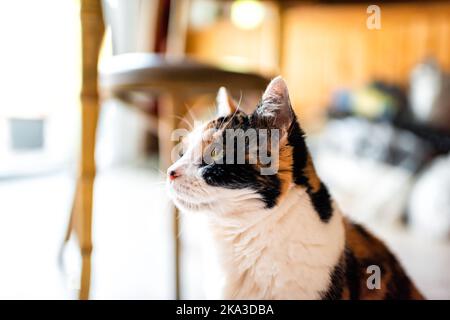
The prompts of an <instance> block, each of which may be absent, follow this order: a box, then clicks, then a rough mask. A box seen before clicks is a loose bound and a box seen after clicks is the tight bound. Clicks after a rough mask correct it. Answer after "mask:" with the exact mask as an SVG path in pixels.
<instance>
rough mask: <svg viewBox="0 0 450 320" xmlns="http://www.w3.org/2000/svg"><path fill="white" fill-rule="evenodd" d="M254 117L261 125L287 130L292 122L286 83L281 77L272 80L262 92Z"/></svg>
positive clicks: (292, 114)
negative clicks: (260, 121) (261, 122)
mask: <svg viewBox="0 0 450 320" xmlns="http://www.w3.org/2000/svg"><path fill="white" fill-rule="evenodd" d="M255 116H256V117H258V118H259V119H260V120H262V121H263V123H266V124H268V125H270V126H271V127H276V128H280V129H286V130H287V129H288V128H289V127H290V125H291V123H292V121H293V120H294V117H295V116H294V111H293V110H292V107H291V101H290V99H289V92H288V88H287V85H286V82H285V81H284V79H283V78H282V77H281V76H278V77H276V78H275V79H273V80H272V81H271V82H270V83H269V85H268V86H267V88H266V91H265V92H264V94H263V96H262V99H261V103H260V105H259V106H258V108H257V109H256V110H255Z"/></svg>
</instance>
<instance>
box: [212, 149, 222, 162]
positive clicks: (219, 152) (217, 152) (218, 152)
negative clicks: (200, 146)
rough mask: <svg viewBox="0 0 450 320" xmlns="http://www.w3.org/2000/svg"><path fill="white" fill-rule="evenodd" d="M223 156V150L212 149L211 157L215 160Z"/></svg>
mask: <svg viewBox="0 0 450 320" xmlns="http://www.w3.org/2000/svg"><path fill="white" fill-rule="evenodd" d="M222 156H223V150H217V149H213V150H212V151H211V158H212V159H213V160H214V161H219V160H220V159H222Z"/></svg>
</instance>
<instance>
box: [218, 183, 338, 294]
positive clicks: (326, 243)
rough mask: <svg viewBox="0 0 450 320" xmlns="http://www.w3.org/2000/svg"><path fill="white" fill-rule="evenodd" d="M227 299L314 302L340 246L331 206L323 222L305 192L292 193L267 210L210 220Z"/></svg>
mask: <svg viewBox="0 0 450 320" xmlns="http://www.w3.org/2000/svg"><path fill="white" fill-rule="evenodd" d="M211 222H212V226H213V230H214V234H215V237H216V239H217V241H218V247H219V248H220V249H219V250H220V256H221V258H222V261H221V263H222V266H223V267H224V272H225V274H226V285H225V292H224V297H225V298H229V299H317V298H320V293H321V292H323V291H324V290H326V289H327V288H328V286H329V283H330V274H331V272H332V270H333V268H334V266H335V265H336V263H337V262H338V260H339V258H340V256H341V254H342V251H343V249H344V245H345V235H344V226H343V222H342V216H341V213H340V212H339V210H338V209H337V208H336V207H335V206H334V212H333V216H332V218H331V219H330V220H329V221H328V222H327V223H324V222H322V221H321V220H320V219H319V216H318V214H317V213H316V212H315V211H314V209H313V207H312V205H311V202H310V199H309V197H308V195H307V194H306V193H305V191H304V190H302V189H300V188H298V187H296V188H292V189H291V190H290V191H289V192H288V194H287V195H286V196H285V198H284V199H283V200H282V201H281V204H280V205H278V206H276V207H275V208H273V209H271V210H261V211H256V212H239V213H236V214H230V215H226V216H224V215H220V216H213V217H212V219H211Z"/></svg>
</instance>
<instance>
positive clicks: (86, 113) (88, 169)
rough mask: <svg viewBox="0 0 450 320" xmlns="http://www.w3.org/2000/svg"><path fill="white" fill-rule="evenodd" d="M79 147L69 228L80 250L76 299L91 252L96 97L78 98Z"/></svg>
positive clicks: (83, 290) (85, 292)
mask: <svg viewBox="0 0 450 320" xmlns="http://www.w3.org/2000/svg"><path fill="white" fill-rule="evenodd" d="M82 106H83V107H82V110H83V111H82V123H83V125H82V147H81V163H80V171H81V173H80V179H79V181H78V187H77V189H78V190H77V191H78V192H77V197H76V198H77V202H76V203H75V204H74V217H73V221H72V223H73V225H74V229H75V231H76V234H77V236H78V242H79V245H80V250H81V258H82V270H81V284H80V293H79V298H80V299H83V300H84V299H88V298H89V287H90V274H91V252H92V208H93V195H94V179H95V140H96V129H97V122H98V114H99V102H98V99H97V98H96V97H86V96H85V97H83V96H82Z"/></svg>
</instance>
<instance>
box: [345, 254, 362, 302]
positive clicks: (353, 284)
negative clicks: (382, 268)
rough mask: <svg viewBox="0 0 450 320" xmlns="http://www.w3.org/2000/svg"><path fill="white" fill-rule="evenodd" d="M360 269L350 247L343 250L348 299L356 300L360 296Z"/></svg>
mask: <svg viewBox="0 0 450 320" xmlns="http://www.w3.org/2000/svg"><path fill="white" fill-rule="evenodd" d="M361 276H362V275H361V270H360V268H359V263H358V260H357V259H356V257H355V254H354V253H353V251H352V250H351V249H350V248H347V249H346V250H345V278H346V280H347V286H348V289H349V291H350V300H358V299H359V297H360V292H361V289H360V283H359V282H360V277H361Z"/></svg>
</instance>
